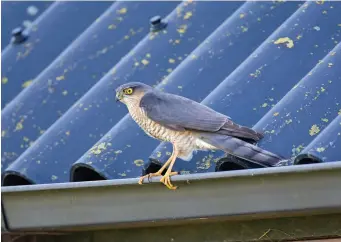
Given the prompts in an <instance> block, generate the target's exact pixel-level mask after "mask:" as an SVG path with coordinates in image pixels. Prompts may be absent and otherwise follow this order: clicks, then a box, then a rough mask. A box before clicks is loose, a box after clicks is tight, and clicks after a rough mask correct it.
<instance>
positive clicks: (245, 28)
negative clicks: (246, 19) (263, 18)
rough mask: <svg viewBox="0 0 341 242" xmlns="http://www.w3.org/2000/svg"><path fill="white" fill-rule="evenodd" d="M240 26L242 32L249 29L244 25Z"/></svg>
mask: <svg viewBox="0 0 341 242" xmlns="http://www.w3.org/2000/svg"><path fill="white" fill-rule="evenodd" d="M240 28H241V29H242V32H247V31H248V30H249V28H247V27H245V26H240Z"/></svg>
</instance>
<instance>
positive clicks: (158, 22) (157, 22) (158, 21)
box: [150, 15, 167, 32]
mask: <svg viewBox="0 0 341 242" xmlns="http://www.w3.org/2000/svg"><path fill="white" fill-rule="evenodd" d="M150 25H151V27H150V30H151V31H152V32H157V31H160V30H162V29H164V28H166V26H167V23H166V22H165V21H164V20H162V18H161V16H158V15H157V16H154V17H152V18H151V19H150Z"/></svg>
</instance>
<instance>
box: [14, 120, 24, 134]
mask: <svg viewBox="0 0 341 242" xmlns="http://www.w3.org/2000/svg"><path fill="white" fill-rule="evenodd" d="M23 122H24V120H23V119H22V120H20V121H19V122H18V123H17V124H16V126H15V130H14V131H18V130H22V129H23V128H24V125H23V124H22V123H23Z"/></svg>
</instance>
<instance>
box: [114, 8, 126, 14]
mask: <svg viewBox="0 0 341 242" xmlns="http://www.w3.org/2000/svg"><path fill="white" fill-rule="evenodd" d="M116 12H117V13H119V14H126V13H127V8H121V9H119V10H117V11H116Z"/></svg>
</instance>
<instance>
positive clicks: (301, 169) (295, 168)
mask: <svg viewBox="0 0 341 242" xmlns="http://www.w3.org/2000/svg"><path fill="white" fill-rule="evenodd" d="M335 169H338V170H339V169H340V170H341V161H333V162H326V163H321V164H305V165H292V166H281V167H267V168H257V169H246V170H236V171H221V172H207V173H199V174H188V175H176V176H172V178H171V181H172V182H190V181H205V180H213V179H229V178H238V177H248V176H252V177H255V176H264V175H266V176H269V175H270V176H271V175H281V174H296V173H307V172H319V171H328V170H335ZM138 180H139V178H127V179H114V180H106V181H86V182H65V183H53V184H37V185H23V186H9V187H1V193H2V194H4V195H5V194H6V193H17V192H34V191H43V190H65V189H81V188H96V187H107V186H128V185H135V186H141V185H139V184H138ZM149 183H160V182H159V178H158V177H153V178H151V179H150V182H144V183H143V185H148V184H149ZM143 185H142V186H143Z"/></svg>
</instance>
